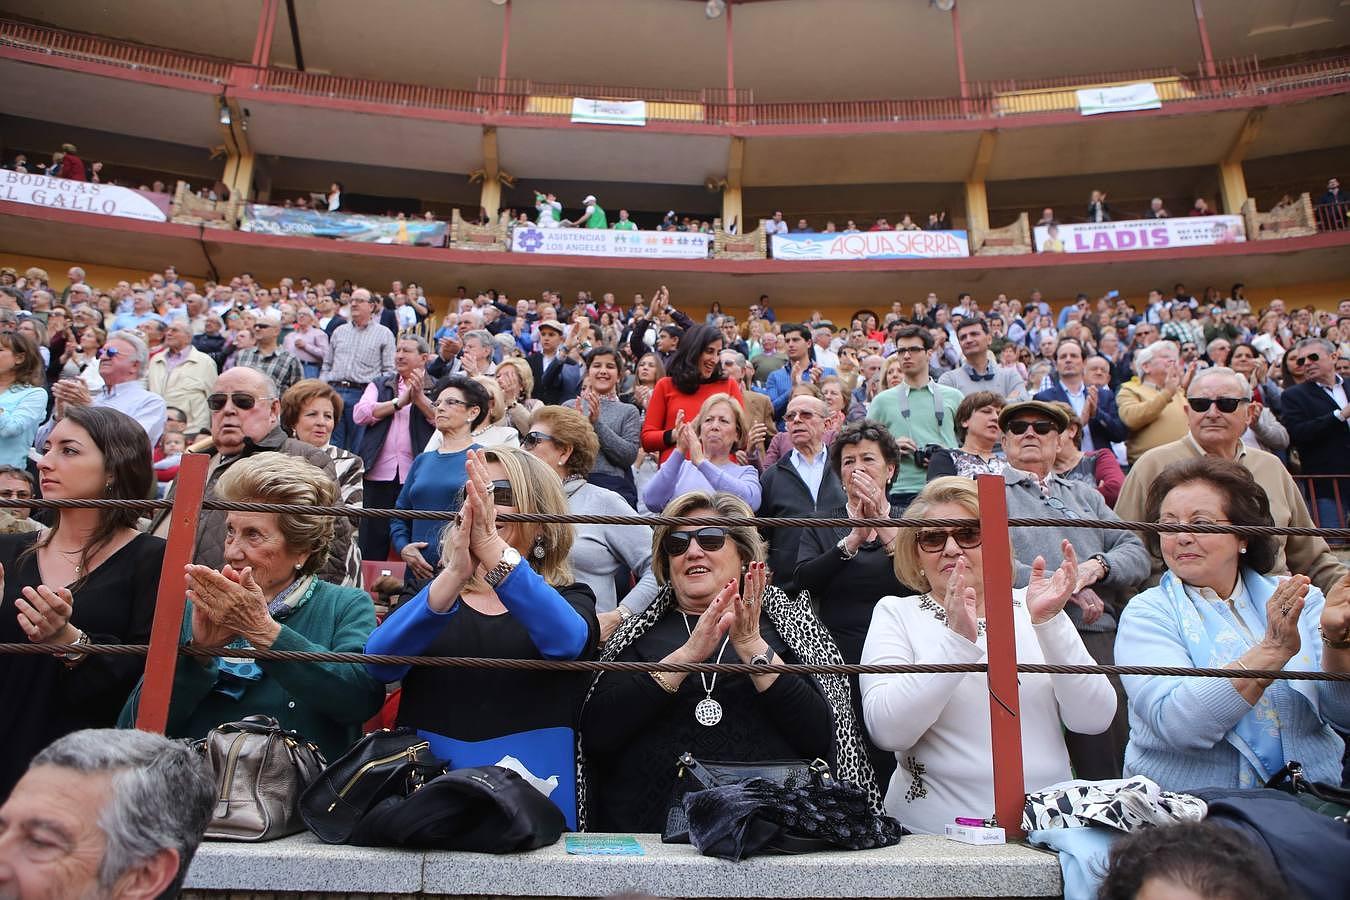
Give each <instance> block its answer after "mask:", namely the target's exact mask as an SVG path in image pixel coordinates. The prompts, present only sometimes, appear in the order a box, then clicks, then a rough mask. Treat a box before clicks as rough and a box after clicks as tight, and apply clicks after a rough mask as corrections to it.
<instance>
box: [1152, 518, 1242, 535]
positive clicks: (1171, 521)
mask: <svg viewBox="0 0 1350 900" xmlns="http://www.w3.org/2000/svg"><path fill="white" fill-rule="evenodd" d="M1158 524H1159V525H1172V526H1178V525H1179V526H1181V527H1183V528H1184V527H1186V526H1187V525H1199V526H1200V527H1201V528H1204V527H1207V526H1209V525H1231V524H1232V522H1230V521H1229V520H1228V519H1211V518H1209V517H1208V516H1196V517H1195V518H1194V519H1191V520H1190V521H1189V522H1184V521H1182V520H1181V519H1178V518H1176V517H1175V516H1163V517H1162V518H1160V519H1158ZM1178 534H1185V532H1177V531H1165V532H1163V533H1162V534H1161V535H1160V537H1164V538H1168V537H1176V536H1177V535H1178Z"/></svg>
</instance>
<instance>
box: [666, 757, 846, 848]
mask: <svg viewBox="0 0 1350 900" xmlns="http://www.w3.org/2000/svg"><path fill="white" fill-rule="evenodd" d="M756 778H762V779H764V780H765V781H770V782H773V783H774V784H779V785H783V786H784V787H795V786H797V785H802V784H806V783H807V782H809V781H812V780H814V779H817V778H819V779H822V780H833V779H834V774H833V773H832V772H831V771H830V764H829V763H827V762H825V760H823V759H816V760H811V761H809V762H808V761H807V760H801V759H780V760H770V761H767V762H719V761H716V760H706V761H703V762H700V761H699V760H697V759H694V754H692V753H683V754H681V755H680V758H679V760H678V761H677V769H676V773H675V793H674V796H673V797H672V798H671V801H670V809H669V810H668V811H667V812H666V827H665V828H664V829H663V830H662V832H661V842H662V843H663V844H687V843H689V821H688V819H687V818H686V816H685V811H684V795H685V794H688V793H691V792H693V791H706V790H709V789H710V788H715V787H725V786H727V785H732V784H744V783H745V782H747V781H753V780H754V779H756Z"/></svg>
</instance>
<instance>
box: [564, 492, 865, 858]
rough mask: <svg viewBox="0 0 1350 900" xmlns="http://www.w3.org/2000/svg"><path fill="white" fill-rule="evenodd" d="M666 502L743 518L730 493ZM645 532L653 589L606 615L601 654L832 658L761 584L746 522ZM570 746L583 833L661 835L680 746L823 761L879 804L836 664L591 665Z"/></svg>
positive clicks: (775, 592) (822, 638) (827, 644)
mask: <svg viewBox="0 0 1350 900" xmlns="http://www.w3.org/2000/svg"><path fill="white" fill-rule="evenodd" d="M665 512H666V514H667V515H669V516H731V517H737V518H739V517H746V518H748V517H750V516H751V511H750V508H749V507H748V506H747V505H746V504H745V501H744V500H742V499H740V498H739V497H737V496H735V495H733V494H729V493H717V494H706V493H698V492H693V493H688V494H684V495H682V496H680V497H677V498H675V499H674V500H673V501H671V503H670V505H669V506H668V507H666V510H665ZM653 541H654V553H653V556H652V567H653V569H654V570H655V571H656V577H657V580H658V581H659V582H661V584H662V585H663V587H662V590H661V592H660V593H659V594H658V595H657V597H656V600H654V601H653V602H652V605H651V606H649V607H648V608H647V609H646V610H645V611H643V612H642V613H641V614H640V615H635V616H633V617H632V618H630V619H628V620H627V621H626V622H624V623H623V624H622V625H620V626H619V630H618V631H617V632H616V633H615V634H614V636H613V637H612V638H610V640H609V641H608V642H607V643H606V645H605V651H604V655H603V657H602V658H603V659H606V660H627V661H642V662H658V661H659V662H718V661H720V662H728V663H734V662H743V663H748V664H750V665H768V664H769V663H775V662H787V663H807V664H810V665H827V664H838V663H842V662H843V657H842V656H841V655H840V653H839V649H838V648H837V647H836V646H835V643H834V640H833V638H831V637H830V634H829V632H828V631H827V630H826V629H825V626H824V625H822V624H821V622H820V620H819V619H818V618H816V615H815V613H813V612H812V611H811V608H810V606H809V605H808V604H807V603H806V602H805V601H803V600H800V599H790V598H788V596H787V595H786V594H784V593H783V592H782V591H780V590H779V589H778V588H775V587H773V586H772V585H770V580H771V574H770V573H769V572H768V570H767V569H765V567H764V557H765V548H764V542H763V540H762V539H761V538H760V536H759V532H758V531H756V530H755V528H754V526H751V525H740V526H734V527H723V526H709V527H704V528H689V527H686V526H678V527H677V526H669V525H661V526H657V528H656V529H655V535H654V537H653ZM582 749H583V750H584V751H585V753H586V757H587V775H588V780H587V790H588V795H589V796H588V803H587V809H588V812H589V818H588V820H587V827H589V828H590V829H591V830H596V831H618V832H635V831H638V832H660V831H661V830H662V829H663V828H664V826H665V823H666V813H667V811H668V810H669V809H670V805H671V800H672V797H673V793H674V791H675V787H676V781H677V777H676V769H677V759H678V758H679V756H680V755H681V754H683V753H692V754H693V755H694V757H695V758H698V759H715V760H723V761H737V762H764V761H768V760H783V759H798V760H807V761H810V760H813V759H816V758H819V759H823V760H825V761H827V762H829V763H831V766H832V770H833V772H834V773H835V775H836V777H838V778H840V779H842V780H844V781H847V782H850V783H853V784H856V785H858V786H859V787H862V788H864V789H866V790H868V791H869V793H870V794H871V796H872V798H873V800H874V801H875V803H874V805H877V806H878V807H879V803H880V794H879V793H878V791H877V788H876V784H875V780H874V778H873V775H872V767H871V764H870V763H869V762H868V760H867V754H866V751H865V750H864V748H863V744H862V739H861V736H860V733H859V728H858V725H857V723H856V721H855V719H854V716H853V706H852V703H851V702H850V689H849V683H848V680H847V678H845V677H844V676H842V675H820V676H807V675H778V674H772V673H767V672H766V673H765V674H763V675H748V676H747V675H726V674H718V675H716V676H713V675H706V674H705V675H703V676H702V677H700V676H698V675H687V674H684V673H676V672H651V673H647V672H605V673H601V674H600V675H599V676H597V677H596V679H595V682H594V684H593V685H592V687H591V694H590V696H589V697H588V698H587V701H586V706H585V708H584V709H583V711H582Z"/></svg>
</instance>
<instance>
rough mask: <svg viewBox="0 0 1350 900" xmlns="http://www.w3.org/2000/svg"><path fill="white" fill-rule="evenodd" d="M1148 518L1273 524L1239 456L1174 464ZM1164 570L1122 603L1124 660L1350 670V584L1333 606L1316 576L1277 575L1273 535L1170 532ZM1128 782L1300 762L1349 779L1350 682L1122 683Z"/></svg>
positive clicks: (1177, 784)
mask: <svg viewBox="0 0 1350 900" xmlns="http://www.w3.org/2000/svg"><path fill="white" fill-rule="evenodd" d="M1146 508H1147V510H1148V516H1149V518H1147V519H1146V521H1151V522H1160V523H1163V524H1171V525H1202V524H1209V525H1213V524H1232V525H1270V524H1271V517H1270V503H1269V501H1268V500H1267V498H1266V494H1265V491H1264V490H1262V489H1261V487H1260V486H1259V485H1257V484H1256V481H1255V480H1254V479H1253V478H1252V476H1251V473H1250V472H1249V471H1248V470H1247V469H1246V468H1244V467H1243V466H1241V465H1239V464H1238V463H1236V462H1233V461H1232V460H1225V459H1219V458H1217V457H1210V456H1205V457H1200V458H1198V459H1193V460H1186V461H1184V462H1179V463H1175V464H1173V465H1172V466H1170V467H1169V468H1168V469H1167V470H1166V471H1164V472H1163V473H1162V475H1161V477H1159V478H1158V480H1157V481H1155V482H1154V483H1153V485H1152V486H1151V488H1150V489H1149V494H1148V502H1147V507H1146ZM1149 537H1150V539H1151V540H1152V541H1155V542H1159V543H1160V544H1161V553H1162V558H1163V560H1164V561H1165V562H1166V564H1167V572H1166V573H1165V574H1164V575H1163V577H1162V581H1161V582H1160V583H1159V584H1158V586H1157V587H1155V588H1151V589H1150V590H1147V591H1145V592H1144V593H1142V594H1139V595H1138V596H1136V597H1135V598H1134V599H1133V600H1131V601H1130V603H1129V605H1128V606H1127V607H1126V608H1125V612H1124V615H1123V616H1122V617H1121V620H1120V628H1119V631H1118V633H1117V636H1116V662H1117V663H1119V664H1120V665H1124V666H1141V665H1142V666H1187V667H1200V668H1225V669H1233V670H1235V671H1240V670H1254V669H1267V670H1270V669H1287V670H1290V671H1303V672H1309V671H1312V672H1315V671H1319V670H1320V671H1325V672H1346V671H1350V576H1346V577H1345V578H1342V579H1341V580H1340V581H1339V582H1337V583H1336V585H1335V586H1334V587H1333V588H1332V589H1331V591H1330V593H1329V594H1328V595H1327V596H1326V597H1325V598H1324V597H1323V596H1322V593H1321V592H1320V591H1319V590H1318V589H1317V588H1315V587H1312V586H1311V584H1310V582H1309V580H1308V578H1307V576H1305V575H1293V576H1292V577H1286V578H1283V579H1281V578H1276V577H1272V576H1270V575H1269V574H1267V573H1269V572H1270V570H1271V569H1272V568H1273V567H1274V564H1275V559H1276V544H1275V538H1273V537H1270V536H1260V537H1240V536H1238V535H1233V534H1192V533H1189V532H1174V533H1170V534H1163V535H1150V536H1149ZM1123 681H1124V684H1125V692H1126V693H1127V694H1128V695H1129V704H1130V742H1129V745H1128V746H1127V747H1126V750H1125V774H1126V775H1145V776H1147V777H1149V778H1151V779H1153V780H1154V781H1156V782H1157V783H1158V784H1160V785H1162V786H1163V787H1164V788H1166V789H1168V790H1173V791H1191V790H1195V789H1199V788H1206V787H1230V788H1248V787H1261V786H1262V785H1264V784H1265V783H1266V781H1267V780H1268V779H1269V778H1270V777H1271V776H1273V775H1274V774H1275V773H1276V772H1278V771H1279V770H1280V769H1281V768H1283V767H1284V765H1285V763H1286V762H1289V761H1291V760H1298V761H1299V762H1301V763H1302V764H1303V767H1304V769H1305V770H1306V771H1307V773H1308V777H1309V778H1311V779H1312V780H1314V781H1322V782H1328V783H1331V784H1340V782H1341V754H1342V753H1343V752H1344V749H1345V744H1344V742H1343V741H1342V739H1341V737H1340V736H1339V735H1338V734H1337V733H1336V731H1335V728H1333V726H1335V727H1336V728H1340V729H1342V730H1347V729H1350V683H1347V682H1332V681H1286V680H1275V681H1268V680H1264V679H1254V678H1231V679H1229V678H1183V677H1159V676H1141V675H1126V676H1125V677H1124V678H1123Z"/></svg>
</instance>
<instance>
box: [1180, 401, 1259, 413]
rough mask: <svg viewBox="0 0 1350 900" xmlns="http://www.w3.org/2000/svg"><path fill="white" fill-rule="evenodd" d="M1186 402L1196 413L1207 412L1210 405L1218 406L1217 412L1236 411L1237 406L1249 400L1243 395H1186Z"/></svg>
mask: <svg viewBox="0 0 1350 900" xmlns="http://www.w3.org/2000/svg"><path fill="white" fill-rule="evenodd" d="M1186 402H1187V403H1189V404H1190V405H1191V409H1193V410H1195V411H1196V412H1198V413H1206V412H1209V408H1210V407H1211V406H1218V407H1219V412H1223V413H1230V412H1236V411H1237V408H1238V407H1239V406H1241V405H1242V404H1244V403H1248V402H1250V401H1249V400H1247V399H1246V398H1245V397H1213V398H1211V397H1187V398H1186Z"/></svg>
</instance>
